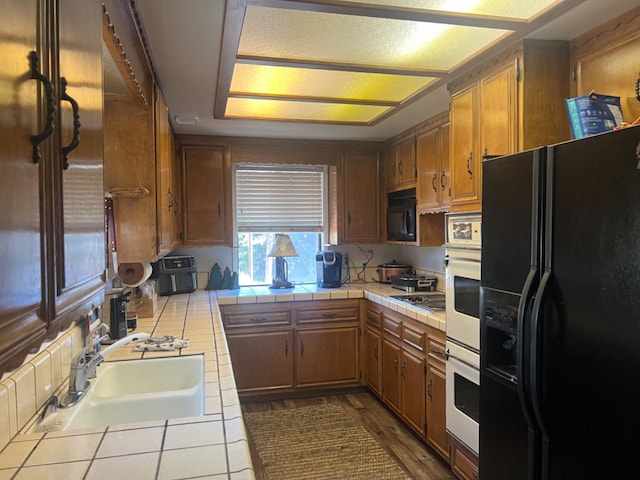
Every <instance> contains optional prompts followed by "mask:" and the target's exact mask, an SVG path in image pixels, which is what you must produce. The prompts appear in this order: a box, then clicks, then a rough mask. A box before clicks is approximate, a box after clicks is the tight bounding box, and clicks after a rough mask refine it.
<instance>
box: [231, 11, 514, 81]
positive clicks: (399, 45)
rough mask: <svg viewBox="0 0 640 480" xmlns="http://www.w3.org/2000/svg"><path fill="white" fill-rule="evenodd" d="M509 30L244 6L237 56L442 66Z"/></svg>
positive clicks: (453, 64)
mask: <svg viewBox="0 0 640 480" xmlns="http://www.w3.org/2000/svg"><path fill="white" fill-rule="evenodd" d="M508 32H509V31H508V30H499V29H489V28H480V27H466V26H455V25H451V26H444V27H443V25H442V24H437V23H426V22H413V21H405V20H394V19H387V18H372V17H356V16H352V15H338V14H331V13H318V12H309V11H296V10H286V9H278V8H269V7H258V6H248V7H247V10H246V14H245V19H244V24H243V27H242V33H241V36H240V43H239V47H238V56H240V57H258V58H272V59H288V60H297V61H305V60H308V61H312V62H317V63H322V62H325V63H338V64H347V65H372V66H378V67H395V68H412V69H418V70H420V69H427V68H429V69H435V70H445V71H446V70H449V69H451V68H452V67H453V66H455V65H457V64H458V63H460V62H461V61H462V60H463V59H465V58H468V57H469V56H470V55H472V54H473V53H475V52H478V51H480V50H481V49H482V48H484V47H486V46H488V45H490V44H491V43H493V42H495V41H496V40H498V39H499V38H500V37H502V36H503V35H504V34H506V33H508ZM374 39H375V41H374Z"/></svg>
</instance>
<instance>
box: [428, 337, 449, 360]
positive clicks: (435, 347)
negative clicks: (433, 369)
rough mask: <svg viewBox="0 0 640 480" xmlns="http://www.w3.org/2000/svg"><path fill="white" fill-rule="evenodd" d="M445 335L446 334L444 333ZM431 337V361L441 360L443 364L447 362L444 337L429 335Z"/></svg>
mask: <svg viewBox="0 0 640 480" xmlns="http://www.w3.org/2000/svg"><path fill="white" fill-rule="evenodd" d="M443 336H444V334H443ZM428 338H429V352H428V354H429V362H432V361H434V362H440V363H442V364H444V363H446V358H445V356H444V354H445V343H444V338H442V340H441V339H440V338H436V337H434V336H432V335H428Z"/></svg>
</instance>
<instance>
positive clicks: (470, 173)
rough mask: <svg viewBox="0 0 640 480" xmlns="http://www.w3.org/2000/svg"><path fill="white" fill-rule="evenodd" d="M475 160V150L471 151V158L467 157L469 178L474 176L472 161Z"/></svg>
mask: <svg viewBox="0 0 640 480" xmlns="http://www.w3.org/2000/svg"><path fill="white" fill-rule="evenodd" d="M472 161H473V152H469V158H467V173H468V174H469V178H473V171H472V170H471V162H472Z"/></svg>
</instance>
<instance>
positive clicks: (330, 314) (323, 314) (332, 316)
mask: <svg viewBox="0 0 640 480" xmlns="http://www.w3.org/2000/svg"><path fill="white" fill-rule="evenodd" d="M320 316H321V317H322V318H335V317H336V316H337V314H336V313H322V314H320Z"/></svg>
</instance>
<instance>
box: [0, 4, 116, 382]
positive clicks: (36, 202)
mask: <svg viewBox="0 0 640 480" xmlns="http://www.w3.org/2000/svg"><path fill="white" fill-rule="evenodd" d="M3 7H4V8H3V15H2V19H1V20H0V49H1V50H2V52H3V60H2V62H3V65H4V67H3V75H2V76H1V78H0V123H1V124H2V133H1V134H0V182H1V184H2V188H1V189H0V192H2V193H0V200H2V203H3V209H2V213H1V214H0V234H1V235H2V238H3V240H2V242H0V244H1V245H2V253H3V258H4V259H5V264H4V266H3V268H2V273H1V274H0V291H1V292H2V301H1V302H0V305H1V306H0V374H2V372H4V371H5V370H6V369H7V368H11V367H15V366H17V365H19V364H20V363H21V362H22V360H23V359H24V356H25V355H26V354H27V353H28V352H29V351H31V350H33V349H34V348H37V347H38V346H39V345H40V343H41V341H42V340H43V339H44V338H45V337H55V335H56V334H57V333H58V331H59V330H60V329H61V328H64V327H66V326H68V325H69V323H70V322H71V321H73V320H77V319H78V318H79V317H80V315H84V314H86V313H87V312H88V311H90V310H91V308H92V307H95V306H98V305H100V304H101V302H102V291H103V286H104V282H103V279H102V274H103V273H104V267H105V265H104V259H105V251H104V247H105V244H104V197H103V190H102V181H103V180H102V179H103V170H102V145H103V143H102V142H103V139H102V61H101V59H102V57H101V51H102V46H101V28H102V20H101V9H100V3H99V2H96V1H80V0H10V1H9V2H7V3H5V4H3ZM34 143H35V144H36V145H37V148H36V147H35V146H34V145H33V144H34Z"/></svg>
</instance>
